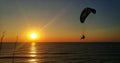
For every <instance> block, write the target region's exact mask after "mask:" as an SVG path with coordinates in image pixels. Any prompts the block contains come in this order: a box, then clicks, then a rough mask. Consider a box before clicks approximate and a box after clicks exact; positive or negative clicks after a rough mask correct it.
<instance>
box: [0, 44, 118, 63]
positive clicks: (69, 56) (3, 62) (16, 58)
mask: <svg viewBox="0 0 120 63" xmlns="http://www.w3.org/2000/svg"><path fill="white" fill-rule="evenodd" d="M14 44H15V43H13V42H11V43H10V42H9V43H3V44H2V49H1V51H0V63H120V43H114V42H104V43H77V42H72V43H71V42H66V43H55V42H51V43H46V42H44V43H35V42H29V43H28V42H26V43H23V42H19V43H17V44H16V48H15V49H16V50H15V53H13V50H14ZM13 54H15V55H13Z"/></svg>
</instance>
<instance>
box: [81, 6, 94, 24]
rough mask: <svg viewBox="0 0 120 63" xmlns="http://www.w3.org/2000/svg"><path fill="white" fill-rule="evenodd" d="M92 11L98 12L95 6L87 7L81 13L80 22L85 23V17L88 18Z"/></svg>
mask: <svg viewBox="0 0 120 63" xmlns="http://www.w3.org/2000/svg"><path fill="white" fill-rule="evenodd" d="M90 13H93V14H96V10H95V9H93V8H89V7H86V8H85V9H84V10H83V11H82V13H81V15H80V22H81V23H84V22H85V19H86V18H87V16H88V15H89V14H90Z"/></svg>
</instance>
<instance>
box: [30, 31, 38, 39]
mask: <svg viewBox="0 0 120 63" xmlns="http://www.w3.org/2000/svg"><path fill="white" fill-rule="evenodd" d="M30 38H31V39H34V40H35V39H37V33H35V32H33V33H31V34H30Z"/></svg>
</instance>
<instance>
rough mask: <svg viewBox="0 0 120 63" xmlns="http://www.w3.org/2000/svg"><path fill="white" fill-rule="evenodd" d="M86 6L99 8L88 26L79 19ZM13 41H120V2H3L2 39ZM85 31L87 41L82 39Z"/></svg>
mask: <svg viewBox="0 0 120 63" xmlns="http://www.w3.org/2000/svg"><path fill="white" fill-rule="evenodd" d="M85 7H91V8H94V9H96V11H97V12H96V14H90V15H89V16H88V18H87V19H86V22H85V23H84V24H81V23H80V20H79V17H80V13H81V11H82V10H83V9H84V8H85ZM4 31H6V32H5V37H4V41H5V42H11V41H12V42H13V41H15V40H16V36H17V35H18V37H19V41H20V42H27V41H32V40H30V38H29V33H31V32H36V33H38V39H36V42H53V41H54V42H96V41H97V42H105V41H106V42H107V41H111V42H119V41H120V0H0V36H1V35H2V33H3V32H4ZM83 32H84V33H85V36H86V39H85V40H80V38H81V36H82V34H83Z"/></svg>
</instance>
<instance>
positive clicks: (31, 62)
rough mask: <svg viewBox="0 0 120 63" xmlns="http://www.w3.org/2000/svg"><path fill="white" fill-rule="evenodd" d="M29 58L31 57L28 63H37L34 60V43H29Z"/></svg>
mask: <svg viewBox="0 0 120 63" xmlns="http://www.w3.org/2000/svg"><path fill="white" fill-rule="evenodd" d="M29 53H30V55H29V56H30V57H32V58H31V59H29V60H28V61H29V62H30V63H37V61H38V60H37V59H36V57H37V55H36V53H37V52H36V43H35V42H32V43H31V47H30V52H29Z"/></svg>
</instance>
